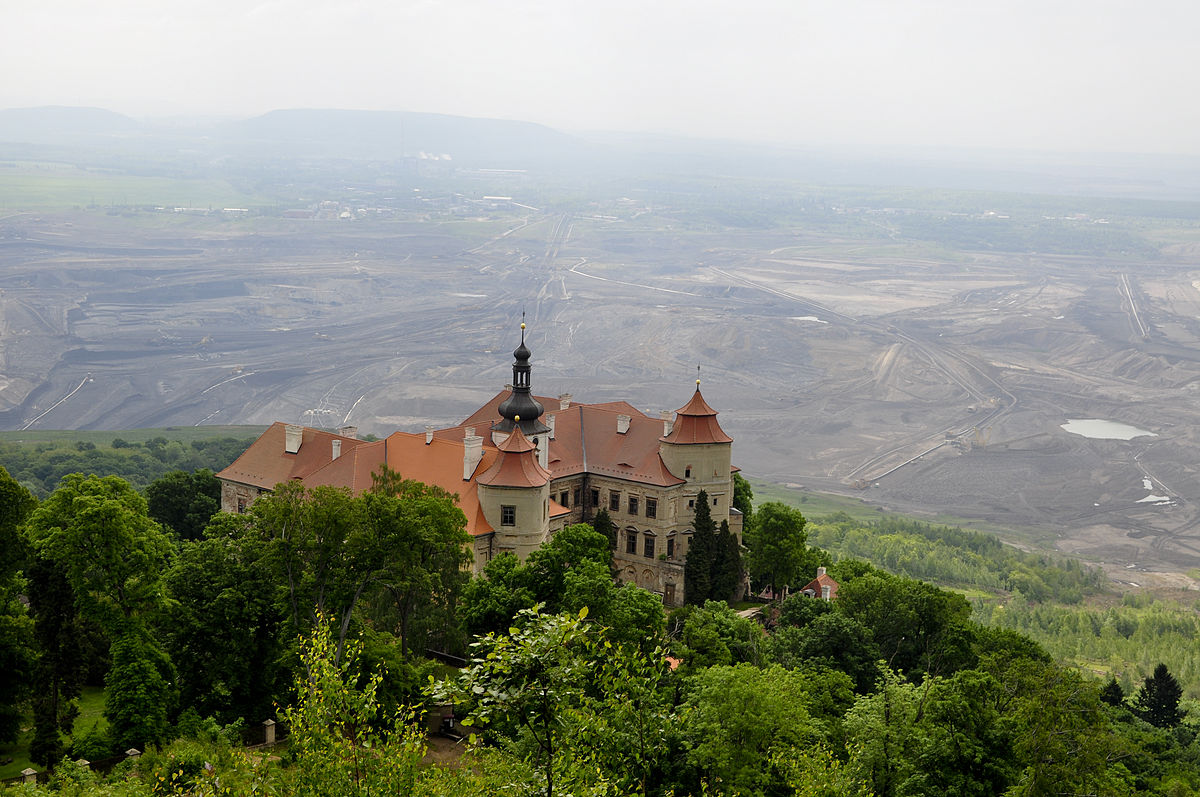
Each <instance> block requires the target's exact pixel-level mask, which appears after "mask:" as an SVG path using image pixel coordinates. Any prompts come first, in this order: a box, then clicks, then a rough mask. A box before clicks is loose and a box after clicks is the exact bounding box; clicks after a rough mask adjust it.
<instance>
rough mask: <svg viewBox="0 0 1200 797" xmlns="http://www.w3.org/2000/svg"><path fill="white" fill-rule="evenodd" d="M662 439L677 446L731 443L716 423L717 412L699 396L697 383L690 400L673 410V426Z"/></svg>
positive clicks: (730, 438)
mask: <svg viewBox="0 0 1200 797" xmlns="http://www.w3.org/2000/svg"><path fill="white" fill-rule="evenodd" d="M662 439H663V441H664V442H667V443H676V444H678V445H694V444H700V443H732V442H733V438H732V437H730V436H729V435H727V434H725V431H724V430H723V429H722V428H721V425H720V424H719V423H717V411H716V410H714V409H713V408H712V407H710V406H708V402H706V401H705V400H704V396H702V395H700V383H699V381H697V382H696V392H695V393H693V394H692V398H691V400H690V401H688V403H687V404H684V405H683V406H682V407H680V408H679V409H677V410H675V426H674V428H672V429H671V433H670V434H669V435H667V436H666V437H664V438H662Z"/></svg>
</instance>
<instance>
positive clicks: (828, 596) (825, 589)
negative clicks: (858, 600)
mask: <svg viewBox="0 0 1200 797" xmlns="http://www.w3.org/2000/svg"><path fill="white" fill-rule="evenodd" d="M832 599H833V587H831V586H829V585H828V584H822V585H821V600H823V601H827V600H832Z"/></svg>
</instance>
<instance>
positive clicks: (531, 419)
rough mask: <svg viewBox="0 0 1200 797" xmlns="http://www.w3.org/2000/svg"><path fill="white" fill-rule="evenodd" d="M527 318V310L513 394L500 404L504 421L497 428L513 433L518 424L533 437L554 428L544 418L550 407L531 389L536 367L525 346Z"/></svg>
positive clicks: (515, 355)
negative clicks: (532, 363) (532, 366)
mask: <svg viewBox="0 0 1200 797" xmlns="http://www.w3.org/2000/svg"><path fill="white" fill-rule="evenodd" d="M524 319H525V313H521V345H519V346H517V348H516V350H515V351H514V352H513V381H512V385H513V386H512V393H511V394H510V395H509V397H508V398H506V399H505V400H504V401H502V402H500V406H499V407H497V410H498V411H499V412H500V417H501V420H500V422H499V423H497V424H496V427H495V428H496V430H497V431H501V432H511V431H512V429H513V427H514V426H519V427H520V428H521V431H522V432H524V433H525V436H526V437H533V436H534V435H540V434H545V433H546V432H549V431H550V427H549V426H546V424H544V423H542V421H541V418H542V413H544V412H545V411H546V408H545V407H543V406H542V405H541V402H539V401H538V400H537V399H535V398H534V397H533V395H532V393H531V392H530V386H529V373H530V371H531V370H532V369H531V367H530V365H529V359H530V357H531V356H532V352H530V351H529V347H528V346H526V345H525V320H524Z"/></svg>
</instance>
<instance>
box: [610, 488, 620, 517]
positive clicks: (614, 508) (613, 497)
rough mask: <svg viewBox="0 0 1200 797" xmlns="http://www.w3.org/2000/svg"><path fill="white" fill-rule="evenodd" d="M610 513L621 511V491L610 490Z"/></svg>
mask: <svg viewBox="0 0 1200 797" xmlns="http://www.w3.org/2000/svg"><path fill="white" fill-rule="evenodd" d="M608 511H609V512H620V511H621V493H620V491H619V490H609V491H608Z"/></svg>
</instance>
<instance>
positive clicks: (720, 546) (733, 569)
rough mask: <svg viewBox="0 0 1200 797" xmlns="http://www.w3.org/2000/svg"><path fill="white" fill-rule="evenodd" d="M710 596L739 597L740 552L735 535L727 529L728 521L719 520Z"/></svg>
mask: <svg viewBox="0 0 1200 797" xmlns="http://www.w3.org/2000/svg"><path fill="white" fill-rule="evenodd" d="M710 579H711V581H712V591H711V597H712V599H713V600H718V601H729V600H733V599H735V598H737V597H739V596H738V595H737V594H736V593H737V590H738V586H739V585H740V584H741V583H742V552H741V551H740V550H738V541H737V537H735V536H733V533H732V532H730V531H729V521H727V520H722V521H721V530H720V531H719V532H718V533H717V537H716V544H715V545H714V549H713V562H712V570H711V571H710Z"/></svg>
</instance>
